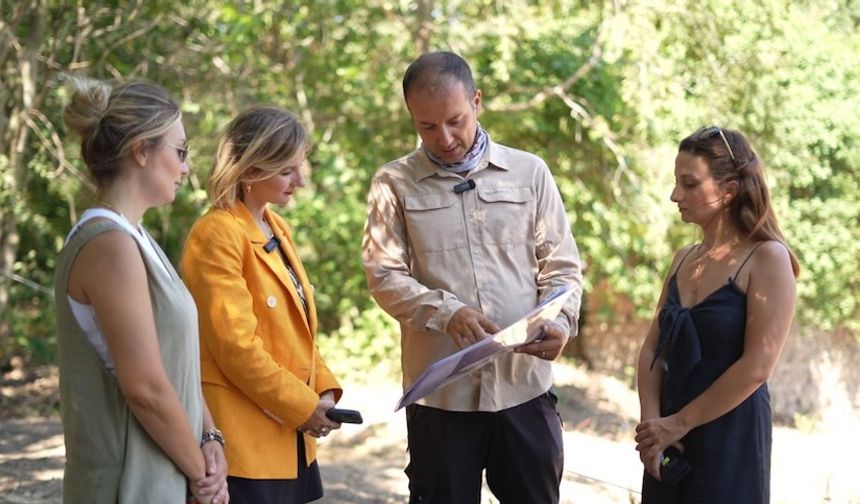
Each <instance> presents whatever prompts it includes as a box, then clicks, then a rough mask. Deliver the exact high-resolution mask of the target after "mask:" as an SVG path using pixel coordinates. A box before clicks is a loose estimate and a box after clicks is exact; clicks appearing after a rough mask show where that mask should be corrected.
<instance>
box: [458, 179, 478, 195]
mask: <svg viewBox="0 0 860 504" xmlns="http://www.w3.org/2000/svg"><path fill="white" fill-rule="evenodd" d="M474 188H475V181H474V180H472V179H469V180H465V181H463V182H460V183H459V184H457V185H455V186H454V193H455V194H460V193H464V192H466V191H471V190H472V189H474Z"/></svg>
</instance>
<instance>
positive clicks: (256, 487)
mask: <svg viewBox="0 0 860 504" xmlns="http://www.w3.org/2000/svg"><path fill="white" fill-rule="evenodd" d="M302 436H303V434H302V433H299V435H298V437H297V439H298V449H297V450H296V451H297V452H298V461H299V463H298V466H299V472H298V475H297V476H296V479H251V478H239V477H236V476H228V477H227V485H228V487H229V490H230V504H304V503H305V502H311V501H315V500H317V499H319V498H321V497H322V496H323V487H322V478H320V469H319V464H317V461H316V460H314V461H313V463H311V465H309V466H306V465H305V463H304V460H305V443H304V439H303V437H302Z"/></svg>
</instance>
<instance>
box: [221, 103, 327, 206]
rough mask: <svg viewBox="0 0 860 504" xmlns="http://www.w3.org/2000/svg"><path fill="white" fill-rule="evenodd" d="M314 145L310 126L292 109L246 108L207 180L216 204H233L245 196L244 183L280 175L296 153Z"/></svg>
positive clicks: (234, 122) (231, 128) (230, 127)
mask: <svg viewBox="0 0 860 504" xmlns="http://www.w3.org/2000/svg"><path fill="white" fill-rule="evenodd" d="M310 146H311V143H310V136H309V135H308V132H307V130H306V129H305V127H304V126H303V125H302V123H301V122H299V120H298V119H297V118H296V117H295V116H294V115H293V114H292V113H291V112H290V111H288V110H286V109H283V108H281V107H275V106H257V107H253V108H250V109H248V110H246V111H244V112H242V113H241V114H239V115H238V116H237V117H236V118H235V119H233V120H232V121H230V124H228V125H227V129H226V130H225V131H224V133H223V134H222V135H221V138H220V139H219V141H218V150H217V152H216V154H215V162H214V163H213V164H212V170H211V171H210V173H209V179H208V180H207V183H206V192H207V193H208V194H209V199H210V201H211V202H212V206H214V207H217V208H229V207H232V206H233V205H235V204H236V201H237V200H239V201H241V200H242V198H243V193H242V184H249V183H253V182H258V181H260V180H266V179H268V178H270V177H273V176H275V175H277V174H278V173H280V171H281V170H283V168H284V164H285V163H286V162H287V161H289V160H290V159H291V158H292V157H293V156H295V155H296V153H298V152H300V151H302V150H304V151H305V152H307V150H308V149H310Z"/></svg>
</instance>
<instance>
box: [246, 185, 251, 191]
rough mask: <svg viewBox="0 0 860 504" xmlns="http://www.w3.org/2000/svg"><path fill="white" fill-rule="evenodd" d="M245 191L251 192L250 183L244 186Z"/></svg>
mask: <svg viewBox="0 0 860 504" xmlns="http://www.w3.org/2000/svg"><path fill="white" fill-rule="evenodd" d="M245 192H251V184H248V185H246V186H245Z"/></svg>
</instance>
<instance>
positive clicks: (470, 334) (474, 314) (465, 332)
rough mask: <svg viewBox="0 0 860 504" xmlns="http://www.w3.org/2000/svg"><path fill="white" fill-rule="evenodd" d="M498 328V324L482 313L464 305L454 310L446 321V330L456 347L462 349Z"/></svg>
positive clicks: (496, 330) (497, 330)
mask: <svg viewBox="0 0 860 504" xmlns="http://www.w3.org/2000/svg"><path fill="white" fill-rule="evenodd" d="M499 329H500V328H499V326H497V325H496V324H495V323H493V321H492V320H490V319H488V318H487V317H485V316H484V314H483V313H481V312H479V311H478V310H475V309H474V308H469V307H468V306H464V307H462V308H460V309H459V310H457V311H456V312H454V315H453V316H452V317H451V320H449V321H448V328H447V331H448V336H450V337H451V339H453V340H454V343H456V344H457V347H459V348H460V349H463V348H466V347H467V346H470V345H474V344H475V343H477V342H479V341H481V340H482V339H484V338H486V337H488V336H490V335H492V334H495V333H497V332H499Z"/></svg>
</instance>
